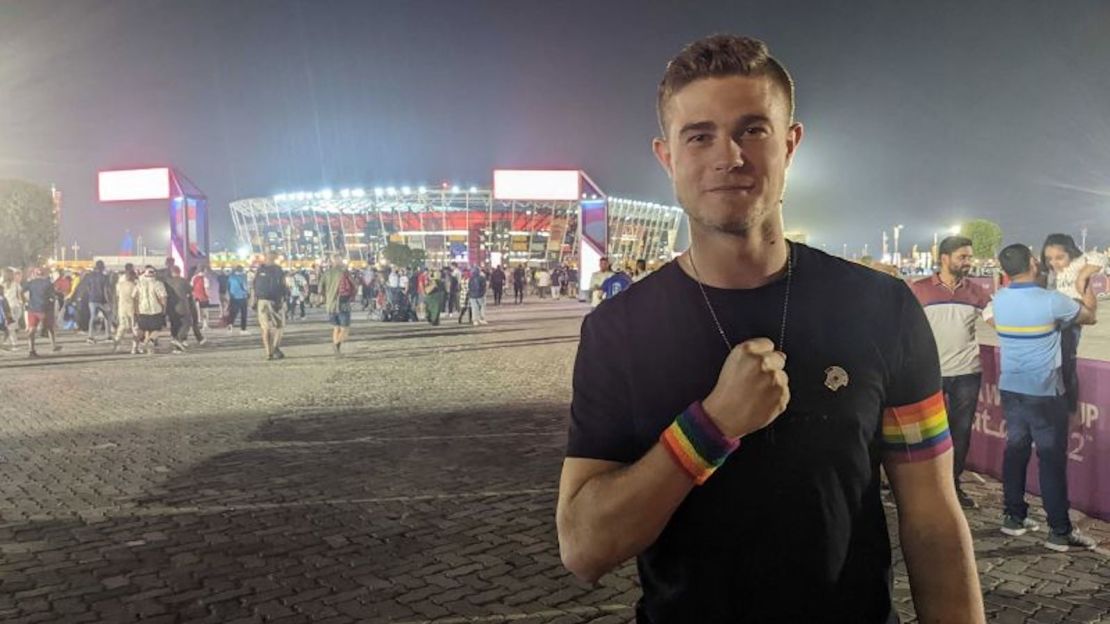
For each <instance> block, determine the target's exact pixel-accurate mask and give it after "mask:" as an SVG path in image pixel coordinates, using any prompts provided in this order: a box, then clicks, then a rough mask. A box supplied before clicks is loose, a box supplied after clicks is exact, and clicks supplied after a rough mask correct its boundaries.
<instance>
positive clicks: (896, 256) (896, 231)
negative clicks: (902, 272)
mask: <svg viewBox="0 0 1110 624" xmlns="http://www.w3.org/2000/svg"><path fill="white" fill-rule="evenodd" d="M904 227H906V226H904V225H902V224H898V225H896V226H894V256H893V258H894V264H896V265H898V264H901V260H902V258H901V257H900V256H899V254H898V235H899V234H901V233H902V228H904Z"/></svg>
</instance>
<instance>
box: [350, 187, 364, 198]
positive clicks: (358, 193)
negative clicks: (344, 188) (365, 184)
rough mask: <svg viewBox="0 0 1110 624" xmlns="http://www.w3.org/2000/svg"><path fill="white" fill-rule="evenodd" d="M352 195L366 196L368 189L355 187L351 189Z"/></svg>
mask: <svg viewBox="0 0 1110 624" xmlns="http://www.w3.org/2000/svg"><path fill="white" fill-rule="evenodd" d="M351 197H359V198H362V197H366V190H365V189H360V188H357V189H354V190H352V191H351Z"/></svg>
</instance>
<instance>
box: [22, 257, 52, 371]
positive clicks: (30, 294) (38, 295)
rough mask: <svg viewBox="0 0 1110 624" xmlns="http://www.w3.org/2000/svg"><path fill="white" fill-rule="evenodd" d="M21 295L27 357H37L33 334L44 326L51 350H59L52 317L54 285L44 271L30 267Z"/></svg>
mask: <svg viewBox="0 0 1110 624" xmlns="http://www.w3.org/2000/svg"><path fill="white" fill-rule="evenodd" d="M21 296H22V297H23V309H24V310H25V312H24V314H25V315H26V317H27V340H28V348H29V350H28V352H27V356H28V357H32V358H35V357H38V356H39V354H38V351H36V350H35V336H36V334H38V330H39V329H40V328H43V327H45V328H46V335H47V337H48V338H49V339H50V347H51V350H52V351H55V352H57V351H61V349H62V348H61V347H60V346H58V339H57V335H56V334H55V331H54V327H53V323H52V318H53V316H54V313H53V310H54V285H53V284H52V283H51V282H50V280H49V279H47V277H46V272H45V271H44V270H43V269H41V268H38V267H35V268H33V269H31V279H29V280H27V281H26V282H24V284H23V286H22V292H21Z"/></svg>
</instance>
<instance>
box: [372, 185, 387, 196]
mask: <svg viewBox="0 0 1110 624" xmlns="http://www.w3.org/2000/svg"><path fill="white" fill-rule="evenodd" d="M382 195H385V189H383V188H382V187H380V186H375V187H374V197H381V196H382Z"/></svg>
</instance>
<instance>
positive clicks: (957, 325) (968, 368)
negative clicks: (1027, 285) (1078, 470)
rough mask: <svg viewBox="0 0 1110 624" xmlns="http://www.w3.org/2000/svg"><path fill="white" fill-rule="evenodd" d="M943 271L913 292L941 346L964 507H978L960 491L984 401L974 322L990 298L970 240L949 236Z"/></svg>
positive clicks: (941, 254)
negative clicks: (971, 275)
mask: <svg viewBox="0 0 1110 624" xmlns="http://www.w3.org/2000/svg"><path fill="white" fill-rule="evenodd" d="M937 256H938V261H939V264H940V270H939V271H938V272H937V273H935V274H934V275H933V276H932V277H930V278H926V279H923V280H920V281H917V282H915V283H914V284H913V286H912V288H913V294H914V295H915V296H916V297H917V300H918V301H920V302H921V305H922V306H923V307H924V308H925V317H926V318H927V319H929V326H930V327H931V328H932V330H933V336H934V338H936V342H937V352H938V353H939V354H940V371H941V375H942V377H943V387H944V401H945V403H946V404H947V405H948V427H949V428H950V429H951V431H952V450H953V454H952V459H953V462H954V469H953V475H954V476H955V478H956V496H957V497H958V498H959V499H960V505H961V506H963V507H964V508H966V509H975V508H976V507H977V506H978V505H976V504H975V500H974V499H972V498H971V497H970V496H968V495H967V494H965V493H964V491H963V488H961V487H960V474H961V473H963V471H964V461H965V460H966V459H967V451H968V448H969V447H970V445H971V425H972V423H973V422H974V421H975V406H976V405H977V404H978V402H979V383H980V381H981V380H982V376H983V375H982V373H983V367H982V366H981V365H980V363H979V343H978V341H977V340H976V339H975V322H976V320H977V319H978V318H979V315H980V313H981V311H982V310H983V308H985V307H986V305H987V303H989V302H990V295H988V294H987V292H986V291H985V290H984V289H983V288H982V287H980V286H979V285H978V284H975V283H973V282H972V281H971V280H969V279H966V278H967V274H968V272H969V271H970V270H971V258H972V248H971V239H969V238H964V237H963V236H949V237H948V238H946V239H944V240H943V241H941V242H940V246H939V247H937Z"/></svg>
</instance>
